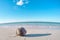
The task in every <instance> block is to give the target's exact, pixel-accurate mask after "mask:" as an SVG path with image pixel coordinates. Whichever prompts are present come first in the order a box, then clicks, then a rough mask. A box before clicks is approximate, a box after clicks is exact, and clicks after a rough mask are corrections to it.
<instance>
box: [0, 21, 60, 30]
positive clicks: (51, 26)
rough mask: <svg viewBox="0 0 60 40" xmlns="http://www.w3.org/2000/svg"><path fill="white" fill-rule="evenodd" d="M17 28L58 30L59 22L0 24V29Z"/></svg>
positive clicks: (59, 27)
mask: <svg viewBox="0 0 60 40" xmlns="http://www.w3.org/2000/svg"><path fill="white" fill-rule="evenodd" d="M18 26H20V27H21V26H22V27H30V28H36V29H60V23H59V22H11V23H2V24H0V27H18Z"/></svg>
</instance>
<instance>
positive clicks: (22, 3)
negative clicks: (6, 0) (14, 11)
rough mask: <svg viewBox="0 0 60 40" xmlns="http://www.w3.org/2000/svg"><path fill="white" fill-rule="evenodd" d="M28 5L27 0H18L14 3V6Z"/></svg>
mask: <svg viewBox="0 0 60 40" xmlns="http://www.w3.org/2000/svg"><path fill="white" fill-rule="evenodd" d="M28 3H29V1H28V0H20V1H18V2H17V3H16V5H19V6H22V5H24V4H28Z"/></svg>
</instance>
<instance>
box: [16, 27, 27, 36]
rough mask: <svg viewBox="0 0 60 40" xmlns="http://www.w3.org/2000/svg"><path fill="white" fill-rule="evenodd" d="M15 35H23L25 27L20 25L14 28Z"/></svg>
mask: <svg viewBox="0 0 60 40" xmlns="http://www.w3.org/2000/svg"><path fill="white" fill-rule="evenodd" d="M16 35H17V36H25V35H26V29H25V28H23V27H21V28H18V29H17V30H16Z"/></svg>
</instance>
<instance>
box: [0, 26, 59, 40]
mask: <svg viewBox="0 0 60 40" xmlns="http://www.w3.org/2000/svg"><path fill="white" fill-rule="evenodd" d="M16 29H17V28H14V27H13V28H2V27H0V40H60V30H51V29H33V28H32V29H30V28H26V30H27V34H26V36H25V37H20V36H16Z"/></svg>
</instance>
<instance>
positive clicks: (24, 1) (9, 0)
mask: <svg viewBox="0 0 60 40" xmlns="http://www.w3.org/2000/svg"><path fill="white" fill-rule="evenodd" d="M23 21H46V22H60V0H0V23H6V22H23Z"/></svg>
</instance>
